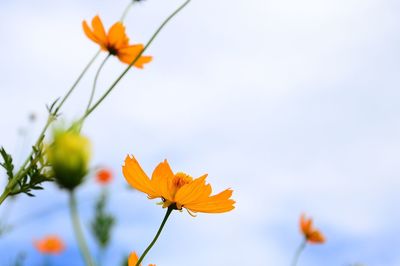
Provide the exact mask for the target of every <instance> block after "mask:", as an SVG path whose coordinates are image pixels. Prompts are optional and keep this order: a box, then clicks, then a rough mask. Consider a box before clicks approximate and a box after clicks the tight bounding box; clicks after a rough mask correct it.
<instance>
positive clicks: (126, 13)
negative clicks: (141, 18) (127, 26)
mask: <svg viewBox="0 0 400 266" xmlns="http://www.w3.org/2000/svg"><path fill="white" fill-rule="evenodd" d="M130 1H131V2H130V3H129V4H128V5H127V6H126V8H125V10H124V12H123V13H122V16H121V18H120V19H119V20H120V21H121V22H124V20H125V18H126V15H128V13H129V10H130V9H131V7H132V6H133V4H134V3H135V1H133V0H130Z"/></svg>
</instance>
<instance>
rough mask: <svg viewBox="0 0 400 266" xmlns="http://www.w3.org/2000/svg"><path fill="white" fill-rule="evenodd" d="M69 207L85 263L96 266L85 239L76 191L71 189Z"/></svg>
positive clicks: (88, 265)
mask: <svg viewBox="0 0 400 266" xmlns="http://www.w3.org/2000/svg"><path fill="white" fill-rule="evenodd" d="M69 208H70V213H71V219H72V225H73V227H74V232H75V236H76V240H77V241H78V245H79V249H80V251H81V254H82V257H83V259H84V261H85V264H86V266H94V265H95V264H94V260H93V259H92V256H91V254H90V250H89V248H88V245H87V243H86V241H85V237H84V236H83V232H82V228H81V224H80V221H79V215H78V210H77V205H76V198H75V193H74V191H71V192H70V194H69Z"/></svg>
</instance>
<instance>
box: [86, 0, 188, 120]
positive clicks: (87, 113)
mask: <svg viewBox="0 0 400 266" xmlns="http://www.w3.org/2000/svg"><path fill="white" fill-rule="evenodd" d="M190 1H191V0H186V1H185V2H184V3H183V4H182V5H180V6H179V7H178V8H177V9H176V10H175V11H174V12H173V13H172V14H171V15H169V16H168V17H167V18H166V19H165V20H164V22H163V23H162V24H161V25H160V26H159V27H158V29H157V30H156V31H155V32H154V34H153V35H152V37H151V38H150V40H149V41H148V42H147V43H146V45H145V46H144V48H143V50H142V51H141V52H140V53H139V54H138V55H137V56H136V58H135V59H134V60H133V61H132V62H131V63H130V64H129V66H128V67H127V68H126V69H125V70H124V71H123V72H122V73H121V74H120V75H119V77H118V78H117V79H116V80H115V81H114V83H113V84H112V85H111V86H110V87H109V88H108V90H107V91H106V92H105V93H104V94H103V95H102V96H101V97H100V98H99V99H98V100H97V102H96V103H95V104H94V105H93V106H92V107H91V108H90V109H89V110H88V111H87V112H86V113H85V114H84V115H83V116H82V118H81V119H80V121H81V122H83V120H85V119H86V117H88V116H89V115H90V114H91V113H92V112H93V111H94V110H95V109H96V108H97V107H98V106H99V105H100V104H101V103H102V102H103V101H104V99H105V98H106V97H107V96H108V95H109V94H110V92H111V91H112V90H113V89H114V88H115V86H116V85H117V84H118V83H119V81H120V80H121V79H122V78H123V77H124V76H125V74H126V73H127V72H128V71H129V69H131V67H132V66H133V65H134V64H135V63H136V62H137V61H138V60H139V58H140V57H141V56H142V54H143V53H144V52H145V51H146V49H147V48H148V47H149V46H150V44H151V43H152V42H153V41H154V39H155V38H156V37H157V35H158V34H159V33H160V32H161V30H162V29H163V28H164V26H165V25H166V24H167V23H168V22H169V21H170V20H171V19H172V18H173V17H174V16H175V15H176V14H178V13H179V12H180V11H181V10H182V9H183V8H184V7H185V6H186V5H187V4H189V2H190Z"/></svg>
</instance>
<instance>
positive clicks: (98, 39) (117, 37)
mask: <svg viewBox="0 0 400 266" xmlns="http://www.w3.org/2000/svg"><path fill="white" fill-rule="evenodd" d="M82 26H83V31H84V32H85V34H86V36H87V37H88V38H89V39H91V40H92V41H93V42H95V43H97V44H98V45H100V48H101V49H102V50H103V51H108V52H109V53H110V54H112V55H115V56H117V57H118V59H119V60H120V61H121V62H123V63H126V64H131V63H132V61H133V60H134V59H135V58H136V57H137V56H138V55H139V54H140V53H141V52H142V50H143V45H142V44H133V45H130V44H129V38H128V36H127V35H126V33H125V27H124V25H123V24H122V23H121V22H116V23H114V25H112V26H111V28H110V29H109V30H108V33H106V31H105V29H104V26H103V23H102V22H101V19H100V17H99V16H95V17H94V18H93V19H92V29H91V28H90V27H89V26H88V24H87V23H86V21H83V22H82ZM151 60H152V57H151V56H140V58H139V59H138V60H137V61H136V62H135V64H134V66H135V67H137V68H143V65H144V64H146V63H149V62H150V61H151Z"/></svg>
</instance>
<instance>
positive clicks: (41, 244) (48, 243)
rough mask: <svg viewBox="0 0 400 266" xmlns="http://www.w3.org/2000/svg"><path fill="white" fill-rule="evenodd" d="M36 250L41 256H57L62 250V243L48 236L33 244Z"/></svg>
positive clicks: (54, 237)
mask: <svg viewBox="0 0 400 266" xmlns="http://www.w3.org/2000/svg"><path fill="white" fill-rule="evenodd" d="M33 244H34V246H35V247H36V249H37V250H38V251H39V252H40V253H42V254H59V253H61V252H62V251H63V250H64V249H65V246H64V243H63V242H62V240H61V239H60V238H59V237H58V236H55V235H49V236H46V237H44V238H43V239H41V240H36V241H34V242H33Z"/></svg>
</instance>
